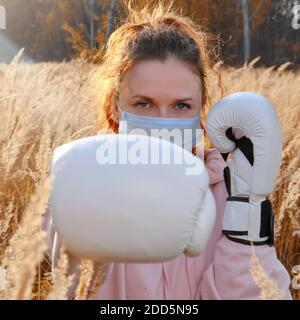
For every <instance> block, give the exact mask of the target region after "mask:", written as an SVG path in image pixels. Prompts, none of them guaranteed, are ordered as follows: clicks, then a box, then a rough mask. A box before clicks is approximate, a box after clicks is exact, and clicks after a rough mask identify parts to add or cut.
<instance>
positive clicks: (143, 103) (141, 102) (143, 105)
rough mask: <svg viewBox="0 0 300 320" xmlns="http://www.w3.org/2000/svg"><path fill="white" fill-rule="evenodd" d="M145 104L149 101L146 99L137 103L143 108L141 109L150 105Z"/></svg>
mask: <svg viewBox="0 0 300 320" xmlns="http://www.w3.org/2000/svg"><path fill="white" fill-rule="evenodd" d="M145 104H146V105H147V104H148V102H146V101H140V102H138V103H136V104H135V105H136V106H138V107H139V108H141V109H147V108H148V107H147V106H145Z"/></svg>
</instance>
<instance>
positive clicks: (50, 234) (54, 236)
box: [41, 207, 105, 300]
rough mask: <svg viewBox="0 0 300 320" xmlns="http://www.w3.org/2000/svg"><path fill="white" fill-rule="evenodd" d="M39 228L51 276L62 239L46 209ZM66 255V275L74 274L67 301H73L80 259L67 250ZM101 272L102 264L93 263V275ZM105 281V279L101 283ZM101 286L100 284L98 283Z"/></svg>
mask: <svg viewBox="0 0 300 320" xmlns="http://www.w3.org/2000/svg"><path fill="white" fill-rule="evenodd" d="M41 228H42V230H43V231H45V233H46V239H45V243H44V244H45V248H44V252H45V254H46V255H47V260H49V261H50V263H51V272H52V275H53V271H54V269H55V267H56V266H57V262H58V258H59V253H60V249H61V246H62V239H61V238H60V236H59V234H58V233H57V231H56V229H55V225H54V222H53V216H52V214H51V211H50V210H49V207H48V209H47V210H46V211H45V212H44V213H43V215H42V223H41ZM66 254H67V257H68V262H69V269H68V275H72V274H74V278H73V281H72V284H71V286H70V288H69V290H68V293H67V298H68V300H73V299H74V298H75V292H76V288H77V285H78V280H79V277H80V258H79V257H76V256H74V255H73V254H71V253H70V252H68V250H66ZM99 269H101V270H103V264H102V263H95V264H94V275H97V274H98V272H97V271H98V270H99ZM104 281H105V278H104V279H103V281H102V282H104ZM100 284H101V283H100Z"/></svg>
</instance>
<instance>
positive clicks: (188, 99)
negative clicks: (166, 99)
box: [132, 94, 194, 102]
mask: <svg viewBox="0 0 300 320" xmlns="http://www.w3.org/2000/svg"><path fill="white" fill-rule="evenodd" d="M132 98H142V99H146V100H149V101H153V102H155V100H154V99H152V98H150V97H147V96H145V95H143V94H137V95H134V96H133V97H132ZM175 101H194V99H193V98H190V97H187V98H180V99H175Z"/></svg>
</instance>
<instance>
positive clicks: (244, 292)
mask: <svg viewBox="0 0 300 320" xmlns="http://www.w3.org/2000/svg"><path fill="white" fill-rule="evenodd" d="M128 8H129V15H128V21H127V22H126V23H124V24H123V25H122V26H121V27H119V28H118V29H116V30H115V32H114V33H113V34H112V35H111V37H110V39H109V42H108V47H107V50H106V52H105V56H104V59H103V64H102V67H101V70H100V73H101V74H100V76H101V81H100V82H99V86H100V87H101V89H99V92H100V94H101V96H100V97H99V100H100V105H101V115H100V118H99V122H100V126H101V128H104V129H109V130H112V131H113V132H115V133H118V132H119V133H120V132H123V131H122V130H123V129H122V128H121V127H120V126H119V124H120V120H122V116H124V114H127V115H128V114H129V115H136V116H138V117H140V116H142V117H145V116H151V117H155V118H157V122H159V118H165V119H168V118H172V119H173V118H176V119H177V120H178V123H180V120H181V119H183V118H184V119H186V118H195V117H197V116H199V115H201V126H202V128H203V129H205V116H206V113H207V107H208V103H209V95H208V92H207V80H206V74H207V71H208V69H209V68H210V66H211V63H210V54H209V48H208V45H207V43H208V41H207V36H206V34H205V33H203V32H202V31H201V30H200V28H199V27H198V26H197V25H195V24H194V23H193V22H192V21H191V20H190V19H189V18H187V17H183V16H181V15H179V14H177V13H175V12H173V11H172V10H171V9H170V8H169V7H168V8H164V7H163V6H162V5H159V6H158V7H157V8H156V9H155V10H153V11H151V12H150V10H148V8H147V7H146V8H145V9H144V10H143V11H142V12H137V11H135V10H133V9H132V8H131V7H130V6H128ZM204 132H205V130H204ZM204 138H205V141H206V147H205V153H204V161H205V165H206V168H207V170H208V173H209V177H210V189H211V191H212V192H213V195H214V198H215V202H216V207H217V219H216V223H215V226H214V230H213V233H212V235H211V237H210V240H209V241H208V245H207V247H206V249H205V251H204V253H203V254H202V255H201V256H198V257H193V258H191V257H187V256H185V255H184V254H181V255H180V256H178V257H177V258H176V259H173V260H171V261H168V262H164V263H153V264H134V263H131V264H126V263H114V264H110V265H109V269H108V274H107V277H106V280H105V281H104V283H103V284H102V286H101V287H100V288H99V289H98V291H97V294H96V299H259V297H260V289H259V287H258V286H257V284H256V283H255V281H254V279H253V278H252V275H251V273H250V270H249V268H250V262H251V255H252V251H251V247H250V246H248V245H244V244H241V243H237V242H233V241H231V240H229V239H228V238H226V237H225V236H223V235H222V218H223V212H224V206H225V200H226V197H227V191H226V187H225V184H224V181H223V169H224V167H225V162H224V160H223V158H222V156H221V154H220V153H219V152H218V151H217V150H216V149H214V148H209V147H208V146H209V145H208V141H207V137H206V136H205V137H204ZM191 151H193V152H195V149H193V150H191ZM45 218H46V219H45V221H44V228H45V229H46V230H47V232H48V242H49V245H50V249H49V250H50V251H52V252H51V253H52V257H53V260H54V261H53V263H54V264H55V262H56V259H57V256H58V253H59V248H60V245H61V243H60V240H59V238H58V235H57V233H56V232H55V228H54V225H53V223H52V219H51V217H50V216H49V215H46V217H45ZM255 254H256V256H257V258H258V259H259V261H260V263H261V264H262V266H263V267H264V269H265V271H266V272H267V274H268V276H269V277H270V278H272V279H273V280H274V281H275V283H276V285H277V286H278V288H279V290H280V293H281V297H282V298H283V299H291V296H290V293H289V290H288V288H289V284H290V279H289V275H288V273H287V271H286V270H285V269H284V267H283V266H282V264H281V263H280V261H279V260H278V259H277V256H276V252H275V249H274V247H270V246H268V245H262V246H257V247H255ZM69 259H70V263H71V269H70V273H73V272H75V273H76V274H77V276H78V273H79V272H78V265H79V259H78V258H76V257H74V256H72V255H69ZM75 283H76V282H74V286H73V288H74V287H75ZM70 297H72V293H70Z"/></svg>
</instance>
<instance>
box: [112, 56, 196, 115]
mask: <svg viewBox="0 0 300 320" xmlns="http://www.w3.org/2000/svg"><path fill="white" fill-rule="evenodd" d="M201 105H202V101H201V80H200V78H199V76H198V75H197V74H196V73H195V71H193V69H192V67H191V66H190V65H189V64H188V63H186V62H183V61H181V60H179V59H177V58H175V57H172V56H170V57H168V58H167V59H166V61H165V62H161V61H158V60H151V61H147V60H146V61H139V62H137V63H135V64H134V66H133V67H132V68H131V70H130V71H128V73H127V74H126V78H125V81H124V85H123V87H122V88H121V89H120V95H119V106H120V108H121V111H127V112H130V113H134V114H137V115H142V116H152V117H165V118H189V117H196V116H198V115H199V114H200V112H201ZM117 117H118V119H120V114H118V115H117Z"/></svg>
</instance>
